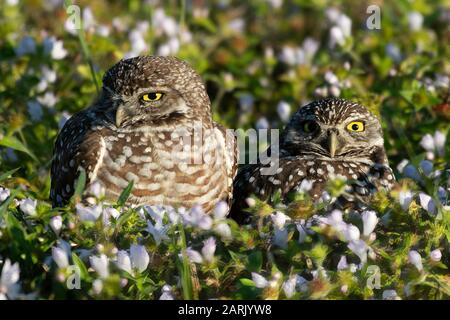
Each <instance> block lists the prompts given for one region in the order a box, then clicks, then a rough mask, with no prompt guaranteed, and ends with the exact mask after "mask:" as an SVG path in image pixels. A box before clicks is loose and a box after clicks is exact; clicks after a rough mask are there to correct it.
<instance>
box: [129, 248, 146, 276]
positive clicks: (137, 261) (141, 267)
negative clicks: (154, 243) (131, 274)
mask: <svg viewBox="0 0 450 320" xmlns="http://www.w3.org/2000/svg"><path fill="white" fill-rule="evenodd" d="M130 259H131V265H132V266H133V268H134V269H136V270H137V271H139V272H143V271H145V269H147V266H148V264H149V262H150V256H149V255H148V252H147V250H146V249H145V247H144V246H140V245H131V247H130Z"/></svg>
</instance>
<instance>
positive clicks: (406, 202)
mask: <svg viewBox="0 0 450 320" xmlns="http://www.w3.org/2000/svg"><path fill="white" fill-rule="evenodd" d="M412 199H413V194H412V192H411V191H409V190H406V191H403V190H402V191H400V192H399V194H398V202H399V203H400V206H401V207H402V209H403V210H405V211H407V210H408V208H409V206H410V204H411V201H412Z"/></svg>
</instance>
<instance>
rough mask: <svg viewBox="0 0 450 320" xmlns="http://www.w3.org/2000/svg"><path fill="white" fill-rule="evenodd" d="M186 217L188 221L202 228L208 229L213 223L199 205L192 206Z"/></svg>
mask: <svg viewBox="0 0 450 320" xmlns="http://www.w3.org/2000/svg"><path fill="white" fill-rule="evenodd" d="M187 219H188V221H187V222H188V223H190V224H192V225H193V226H196V227H199V228H200V229H203V230H210V229H211V227H212V224H213V220H212V218H211V217H210V216H209V215H207V214H206V213H205V212H204V211H203V209H202V207H201V206H195V207H193V208H192V209H191V211H190V213H189V215H188V217H187Z"/></svg>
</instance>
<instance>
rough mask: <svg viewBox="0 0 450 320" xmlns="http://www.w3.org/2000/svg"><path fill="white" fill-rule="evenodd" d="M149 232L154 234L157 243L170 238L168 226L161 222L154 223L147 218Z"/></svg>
mask: <svg viewBox="0 0 450 320" xmlns="http://www.w3.org/2000/svg"><path fill="white" fill-rule="evenodd" d="M147 232H148V233H150V234H151V235H152V236H153V239H154V240H155V242H156V244H157V245H159V244H160V243H161V241H167V240H169V237H168V236H167V234H166V233H167V227H164V226H163V225H162V224H161V223H158V222H157V223H155V225H153V223H152V222H151V221H150V220H147Z"/></svg>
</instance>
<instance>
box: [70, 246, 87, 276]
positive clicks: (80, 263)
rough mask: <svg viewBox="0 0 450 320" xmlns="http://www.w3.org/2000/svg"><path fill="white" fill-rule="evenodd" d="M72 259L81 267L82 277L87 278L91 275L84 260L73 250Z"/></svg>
mask: <svg viewBox="0 0 450 320" xmlns="http://www.w3.org/2000/svg"><path fill="white" fill-rule="evenodd" d="M72 260H73V263H75V265H76V266H77V267H78V268H79V269H80V276H81V279H83V280H85V279H87V278H88V277H89V272H88V270H87V268H86V266H85V265H84V263H83V261H82V260H81V259H80V258H79V257H78V256H77V255H76V253H74V252H72Z"/></svg>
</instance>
